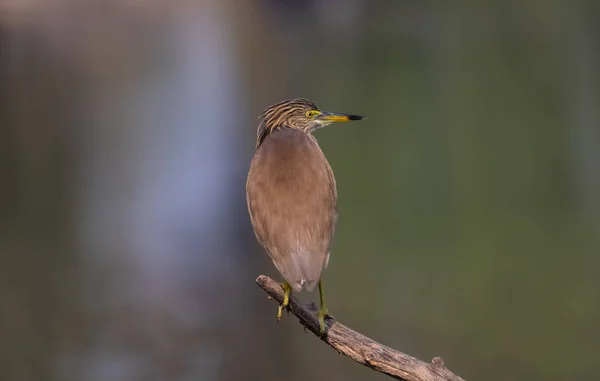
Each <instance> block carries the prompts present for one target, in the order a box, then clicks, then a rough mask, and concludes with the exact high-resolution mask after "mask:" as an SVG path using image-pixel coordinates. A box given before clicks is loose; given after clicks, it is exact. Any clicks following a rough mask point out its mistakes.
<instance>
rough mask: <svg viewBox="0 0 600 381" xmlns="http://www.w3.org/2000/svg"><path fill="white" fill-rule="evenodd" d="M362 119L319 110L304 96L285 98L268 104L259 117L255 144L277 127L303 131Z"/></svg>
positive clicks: (356, 116)
mask: <svg viewBox="0 0 600 381" xmlns="http://www.w3.org/2000/svg"><path fill="white" fill-rule="evenodd" d="M361 119H364V118H363V117H362V116H359V115H352V114H343V113H338V112H327V111H321V110H319V109H318V108H317V106H316V105H315V104H314V103H312V102H311V101H309V100H308V99H304V98H297V99H290V100H285V101H282V102H279V103H276V104H274V105H271V106H269V107H268V108H267V109H266V110H265V111H263V113H262V114H261V115H260V118H259V121H260V123H259V126H258V132H257V141H256V146H257V147H258V146H260V144H261V143H262V141H263V140H264V138H265V137H266V136H267V135H269V134H270V133H271V132H273V131H275V130H276V129H277V128H282V127H289V128H296V129H298V130H301V131H303V132H304V133H307V134H309V133H311V132H312V131H314V130H316V129H318V128H322V127H325V126H327V125H329V124H331V123H333V122H349V121H351V120H361Z"/></svg>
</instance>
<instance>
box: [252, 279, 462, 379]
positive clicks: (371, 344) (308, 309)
mask: <svg viewBox="0 0 600 381" xmlns="http://www.w3.org/2000/svg"><path fill="white" fill-rule="evenodd" d="M256 283H257V284H258V285H259V286H260V287H261V288H262V289H263V290H265V291H266V292H267V294H269V295H270V296H271V297H272V298H273V299H275V300H276V301H277V302H278V303H282V302H283V289H282V288H281V285H280V284H279V283H277V282H275V281H274V280H273V279H271V278H269V277H268V276H266V275H261V276H259V277H258V278H256ZM289 308H290V312H291V313H292V314H294V315H295V316H296V317H297V318H298V320H300V323H301V324H302V325H304V326H305V327H306V328H308V329H309V330H310V331H312V333H314V334H315V335H317V336H319V319H318V317H317V315H316V312H317V311H318V309H317V307H316V306H315V305H314V304H305V305H303V304H301V303H300V302H298V299H296V298H295V297H293V296H292V297H291V298H290V304H289ZM325 324H326V327H325V335H324V337H322V338H321V340H323V341H324V342H326V343H327V344H329V345H330V346H331V347H332V348H333V349H335V350H336V351H338V352H340V353H342V354H344V355H346V356H348V357H350V358H351V359H352V360H354V361H356V362H358V363H359V364H363V365H364V366H367V367H369V368H371V369H374V370H376V371H378V372H381V373H385V374H387V375H388V376H391V377H394V378H396V379H399V380H405V381H464V380H463V379H462V378H460V377H458V376H457V375H455V374H454V373H452V372H451V371H450V370H449V369H448V368H446V367H445V366H444V361H443V360H442V359H441V358H440V357H436V358H434V359H433V360H432V362H431V363H426V362H423V361H421V360H419V359H416V358H414V357H412V356H409V355H407V354H405V353H402V352H400V351H397V350H395V349H392V348H390V347H386V346H385V345H382V344H379V343H378V342H376V341H374V340H372V339H370V338H368V337H366V336H364V335H362V334H360V333H358V332H356V331H353V330H351V329H350V328H348V327H346V326H344V325H342V324H340V323H338V322H337V321H335V320H333V319H326V320H325Z"/></svg>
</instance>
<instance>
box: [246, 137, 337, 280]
mask: <svg viewBox="0 0 600 381" xmlns="http://www.w3.org/2000/svg"><path fill="white" fill-rule="evenodd" d="M246 191H247V202H248V210H249V214H250V218H251V221H252V225H253V227H254V232H255V234H256V237H257V239H258V241H259V242H260V243H261V244H262V245H263V247H264V248H265V249H266V251H267V252H268V253H269V255H270V256H271V259H272V260H273V263H274V264H275V266H276V267H277V269H278V270H279V272H280V273H281V274H282V275H283V277H284V278H285V279H286V281H287V282H288V283H289V284H290V285H291V286H292V287H293V288H294V289H295V290H297V291H299V290H301V289H302V284H305V285H306V288H307V289H308V290H312V289H313V288H314V287H315V285H316V284H317V283H318V281H319V279H320V277H321V272H322V271H323V268H324V267H325V266H326V265H327V261H328V258H329V250H330V245H331V240H332V238H333V234H334V231H335V225H336V222H337V210H336V202H337V191H336V185H335V179H334V177H333V172H332V170H331V167H330V165H329V163H328V162H327V159H326V158H325V156H324V155H323V152H322V151H321V149H320V148H319V146H318V144H317V142H316V140H315V139H314V138H313V137H312V136H310V135H307V134H305V133H304V132H302V131H298V130H294V129H291V128H283V129H280V130H279V131H275V132H274V133H272V134H270V135H269V136H268V137H267V138H265V140H264V142H263V143H262V144H261V146H260V147H259V149H258V150H257V152H256V155H255V156H254V159H253V160H252V164H251V166H250V172H249V175H248V181H247V184H246Z"/></svg>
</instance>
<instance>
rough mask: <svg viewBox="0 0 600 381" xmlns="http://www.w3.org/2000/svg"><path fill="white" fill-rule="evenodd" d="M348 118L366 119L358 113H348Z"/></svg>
mask: <svg viewBox="0 0 600 381" xmlns="http://www.w3.org/2000/svg"><path fill="white" fill-rule="evenodd" d="M348 119H350V120H363V119H366V118H365V117H364V116H360V115H348Z"/></svg>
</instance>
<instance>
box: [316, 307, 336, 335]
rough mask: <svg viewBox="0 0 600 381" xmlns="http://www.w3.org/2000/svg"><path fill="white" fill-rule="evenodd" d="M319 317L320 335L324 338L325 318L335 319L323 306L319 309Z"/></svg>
mask: <svg viewBox="0 0 600 381" xmlns="http://www.w3.org/2000/svg"><path fill="white" fill-rule="evenodd" d="M317 316H318V317H319V334H320V336H321V337H322V336H324V335H325V318H327V319H334V317H333V315H331V314H330V313H329V311H328V310H327V307H325V306H322V307H321V308H320V309H319V312H318V313H317Z"/></svg>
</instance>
